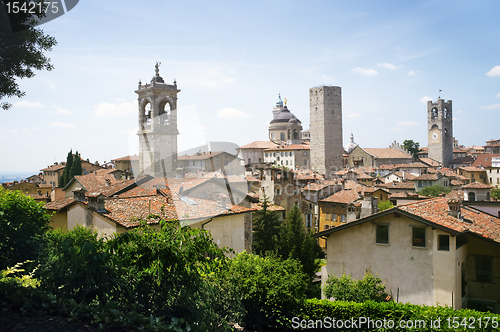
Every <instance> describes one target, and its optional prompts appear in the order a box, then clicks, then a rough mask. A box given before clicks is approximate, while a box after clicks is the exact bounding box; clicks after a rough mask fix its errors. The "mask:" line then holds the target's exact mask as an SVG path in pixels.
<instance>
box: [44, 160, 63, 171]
mask: <svg viewBox="0 0 500 332" xmlns="http://www.w3.org/2000/svg"><path fill="white" fill-rule="evenodd" d="M65 166H66V163H64V162H63V163H60V164H58V165H50V166H49V167H47V168H43V169H41V170H40V171H50V172H55V171H58V170H60V169H62V168H64V167H65Z"/></svg>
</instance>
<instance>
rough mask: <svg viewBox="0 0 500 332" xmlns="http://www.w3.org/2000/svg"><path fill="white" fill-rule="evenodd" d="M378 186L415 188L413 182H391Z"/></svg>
mask: <svg viewBox="0 0 500 332" xmlns="http://www.w3.org/2000/svg"><path fill="white" fill-rule="evenodd" d="M378 186H379V187H382V188H387V189H415V183H413V182H392V183H383V184H379V185H378Z"/></svg>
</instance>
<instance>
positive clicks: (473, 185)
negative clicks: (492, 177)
mask: <svg viewBox="0 0 500 332" xmlns="http://www.w3.org/2000/svg"><path fill="white" fill-rule="evenodd" d="M491 188H493V187H492V186H488V185H487V184H484V183H479V182H473V183H469V184H467V185H465V186H462V189H491Z"/></svg>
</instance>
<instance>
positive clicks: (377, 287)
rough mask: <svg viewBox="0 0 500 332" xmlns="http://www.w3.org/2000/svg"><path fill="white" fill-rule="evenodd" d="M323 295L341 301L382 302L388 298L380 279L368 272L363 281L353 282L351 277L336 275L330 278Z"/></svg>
mask: <svg viewBox="0 0 500 332" xmlns="http://www.w3.org/2000/svg"><path fill="white" fill-rule="evenodd" d="M323 293H324V294H325V297H327V298H331V297H333V298H335V299H337V300H340V301H353V302H365V301H375V302H382V301H385V300H386V298H387V295H388V294H387V293H386V292H385V286H384V284H383V283H382V280H381V279H380V278H379V277H376V276H374V275H373V274H371V273H369V272H366V273H365V276H364V277H363V279H360V280H353V279H352V277H351V276H348V275H345V274H344V275H342V276H341V277H340V278H339V277H337V276H335V275H330V276H328V279H327V280H326V284H325V287H324V289H323Z"/></svg>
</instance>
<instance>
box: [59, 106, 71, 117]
mask: <svg viewBox="0 0 500 332" xmlns="http://www.w3.org/2000/svg"><path fill="white" fill-rule="evenodd" d="M56 113H57V114H61V115H70V114H73V113H72V112H70V111H68V110H66V109H64V108H62V107H61V106H57V105H56Z"/></svg>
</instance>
